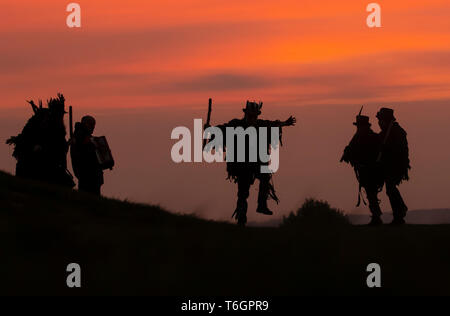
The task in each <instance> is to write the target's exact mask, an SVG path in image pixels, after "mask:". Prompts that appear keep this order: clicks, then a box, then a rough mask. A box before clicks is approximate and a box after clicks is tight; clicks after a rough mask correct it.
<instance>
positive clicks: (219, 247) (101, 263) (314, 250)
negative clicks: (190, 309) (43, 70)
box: [0, 173, 450, 296]
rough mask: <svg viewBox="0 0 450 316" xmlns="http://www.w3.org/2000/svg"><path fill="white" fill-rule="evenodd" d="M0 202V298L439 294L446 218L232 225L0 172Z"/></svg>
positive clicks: (449, 275)
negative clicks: (72, 285) (372, 282)
mask: <svg viewBox="0 0 450 316" xmlns="http://www.w3.org/2000/svg"><path fill="white" fill-rule="evenodd" d="M0 201H1V204H0V251H1V260H0V294H2V295H5V294H6V295H12V294H37V295H47V294H56V295H66V294H67V295H70V294H95V295H99V294H100V295H101V294H143V295H165V294H175V295H176V294H178V295H207V296H212V295H232V296H239V295H263V296H265V295H300V294H339V295H346V294H363V295H364V294H396V295H398V294H400V295H406V294H425V295H431V294H444V295H450V251H449V250H450V225H407V226H404V227H389V226H383V227H381V228H369V227H363V226H327V225H301V224H299V225H297V226H295V227H290V228H261V227H250V228H246V229H240V228H238V227H236V226H234V225H231V224H228V223H219V222H212V221H204V220H200V219H196V218H193V217H191V216H182V215H174V214H171V213H168V212H166V211H164V210H162V209H160V208H158V207H155V206H146V205H138V204H131V203H126V202H121V201H116V200H110V199H96V198H94V197H90V196H87V195H84V194H81V193H77V192H72V191H66V190H63V189H57V188H53V187H51V186H47V185H42V184H37V183H33V182H28V181H23V180H20V179H16V178H14V177H11V176H9V175H6V174H4V173H0ZM72 262H76V263H78V264H80V265H81V269H82V288H81V289H69V288H67V287H66V277H67V274H68V273H67V272H66V266H67V265H68V264H69V263H72ZM372 262H375V263H378V264H380V265H381V269H382V274H381V275H382V288H381V289H368V288H367V287H366V277H367V275H368V273H367V272H366V267H367V265H368V264H369V263H372Z"/></svg>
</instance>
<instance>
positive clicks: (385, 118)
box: [377, 108, 395, 130]
mask: <svg viewBox="0 0 450 316" xmlns="http://www.w3.org/2000/svg"><path fill="white" fill-rule="evenodd" d="M377 118H378V125H379V126H380V128H381V129H382V130H386V129H387V128H388V126H389V125H390V124H391V122H393V121H395V117H394V110H393V109H389V108H381V109H380V111H378V113H377Z"/></svg>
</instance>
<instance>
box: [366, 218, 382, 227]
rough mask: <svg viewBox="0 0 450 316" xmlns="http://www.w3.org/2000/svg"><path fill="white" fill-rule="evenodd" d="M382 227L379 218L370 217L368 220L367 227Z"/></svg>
mask: <svg viewBox="0 0 450 316" xmlns="http://www.w3.org/2000/svg"><path fill="white" fill-rule="evenodd" d="M381 225H383V221H382V220H381V217H379V216H372V219H371V220H370V223H369V224H367V226H373V227H375V226H381Z"/></svg>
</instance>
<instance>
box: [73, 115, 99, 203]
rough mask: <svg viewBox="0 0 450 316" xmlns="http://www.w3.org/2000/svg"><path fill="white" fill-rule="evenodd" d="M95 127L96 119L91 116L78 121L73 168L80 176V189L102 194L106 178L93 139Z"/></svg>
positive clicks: (76, 174)
mask: <svg viewBox="0 0 450 316" xmlns="http://www.w3.org/2000/svg"><path fill="white" fill-rule="evenodd" d="M94 128H95V119H94V118H93V117H91V116H85V117H83V119H82V120H81V122H79V123H76V124H75V132H74V139H73V141H72V145H71V151H70V152H71V158H72V166H73V170H74V173H75V176H76V177H77V178H78V189H79V190H80V191H84V192H89V193H92V194H96V195H100V188H101V186H102V185H103V182H104V179H103V169H102V167H101V166H100V164H99V162H98V159H97V154H96V148H95V145H94V144H93V143H92V141H91V137H92V133H93V131H94Z"/></svg>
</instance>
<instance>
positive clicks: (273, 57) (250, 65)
mask: <svg viewBox="0 0 450 316" xmlns="http://www.w3.org/2000/svg"><path fill="white" fill-rule="evenodd" d="M5 2H6V1H2V3H1V4H0V12H1V15H2V19H1V20H0V38H1V40H2V41H1V42H2V45H1V47H0V52H1V53H0V54H1V58H0V69H1V72H0V93H1V95H2V104H1V107H11V106H23V100H24V99H25V98H31V97H33V98H38V97H46V96H50V95H54V94H55V93H56V91H63V92H64V94H66V96H68V97H69V98H70V103H71V104H74V105H77V106H83V107H92V106H105V107H106V106H107V107H135V106H170V105H181V104H182V105H185V106H192V107H193V106H199V105H200V104H204V102H205V99H206V98H207V97H210V96H212V97H214V98H215V99H217V100H220V101H219V103H220V104H224V105H229V104H236V102H238V103H239V104H241V103H242V102H243V100H245V99H247V98H255V99H262V100H264V101H265V102H266V103H267V102H270V103H274V104H279V105H306V104H359V103H363V102H364V103H365V102H376V101H380V100H383V101H387V102H389V101H396V102H397V101H411V100H436V99H447V98H449V97H450V71H449V70H450V69H449V68H450V38H449V34H450V21H449V16H450V2H449V1H448V0H429V1H423V0H422V1H416V0H413V1H411V0H408V1H378V3H379V4H380V5H381V8H382V26H383V27H382V28H378V29H369V28H368V27H367V25H366V18H367V15H368V13H367V12H366V6H367V4H369V3H370V1H367V0H366V1H361V0H351V1H348V0H346V1H336V0H334V1H328V0H326V1H323V0H321V1H298V0H293V1H291V0H282V1H273V0H270V1H267V0H259V1H247V0H238V1H236V0H228V1H218V0H209V1H205V0H203V1H200V0H183V1H174V0H165V1H136V0H129V1H125V2H124V1H116V0H110V1H106V0H96V1H78V3H79V4H80V5H81V9H82V28H81V29H69V28H68V27H67V26H66V23H65V21H66V17H67V15H68V13H66V11H65V8H66V5H67V4H68V3H70V1H49V0H41V1H25V0H18V1H9V3H8V4H7V3H5Z"/></svg>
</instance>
